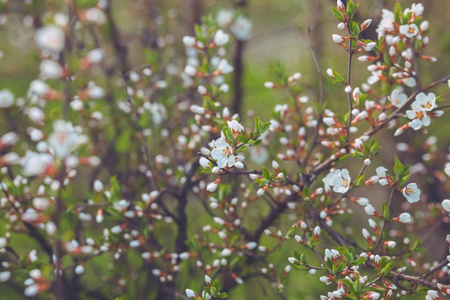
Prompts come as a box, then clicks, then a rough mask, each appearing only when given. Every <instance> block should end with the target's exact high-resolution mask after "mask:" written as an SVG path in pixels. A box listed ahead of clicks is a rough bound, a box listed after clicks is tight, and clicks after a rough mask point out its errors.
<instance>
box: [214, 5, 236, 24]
mask: <svg viewBox="0 0 450 300" xmlns="http://www.w3.org/2000/svg"><path fill="white" fill-rule="evenodd" d="M233 17H234V12H233V11H232V10H230V9H221V10H219V11H218V12H217V16H216V19H217V23H218V24H219V26H220V27H227V26H229V25H230V24H231V23H232V22H233Z"/></svg>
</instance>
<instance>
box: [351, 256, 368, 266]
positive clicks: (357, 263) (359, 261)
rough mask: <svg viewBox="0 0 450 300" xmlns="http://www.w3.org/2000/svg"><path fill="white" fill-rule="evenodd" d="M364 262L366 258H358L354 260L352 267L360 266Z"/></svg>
mask: <svg viewBox="0 0 450 300" xmlns="http://www.w3.org/2000/svg"><path fill="white" fill-rule="evenodd" d="M366 260H367V257H364V256H360V257H358V259H357V260H355V261H354V262H353V265H355V266H359V265H362V264H364V263H365V262H366Z"/></svg>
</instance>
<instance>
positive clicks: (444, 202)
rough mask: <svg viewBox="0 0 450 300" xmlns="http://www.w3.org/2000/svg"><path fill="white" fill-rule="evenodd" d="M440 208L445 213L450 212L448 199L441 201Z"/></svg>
mask: <svg viewBox="0 0 450 300" xmlns="http://www.w3.org/2000/svg"><path fill="white" fill-rule="evenodd" d="M441 204H442V208H443V209H444V210H445V211H448V212H450V200H449V199H445V200H444V201H442V203H441Z"/></svg>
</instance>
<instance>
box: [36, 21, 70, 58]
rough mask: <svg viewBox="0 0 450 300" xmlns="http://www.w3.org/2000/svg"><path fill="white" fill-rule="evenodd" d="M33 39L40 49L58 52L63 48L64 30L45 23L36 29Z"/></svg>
mask: <svg viewBox="0 0 450 300" xmlns="http://www.w3.org/2000/svg"><path fill="white" fill-rule="evenodd" d="M34 41H35V42H36V45H37V46H38V47H39V48H41V49H42V50H47V51H49V52H53V53H58V52H61V51H62V50H63V49H64V45H65V37H64V32H63V31H62V30H61V28H59V27H57V26H54V25H47V26H44V27H41V28H39V29H38V30H36V33H35V35H34Z"/></svg>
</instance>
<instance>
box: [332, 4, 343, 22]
mask: <svg viewBox="0 0 450 300" xmlns="http://www.w3.org/2000/svg"><path fill="white" fill-rule="evenodd" d="M331 11H332V12H333V16H334V18H335V19H336V20H338V21H340V22H343V21H344V16H343V15H342V13H341V11H340V10H339V9H337V8H336V7H332V8H331Z"/></svg>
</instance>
